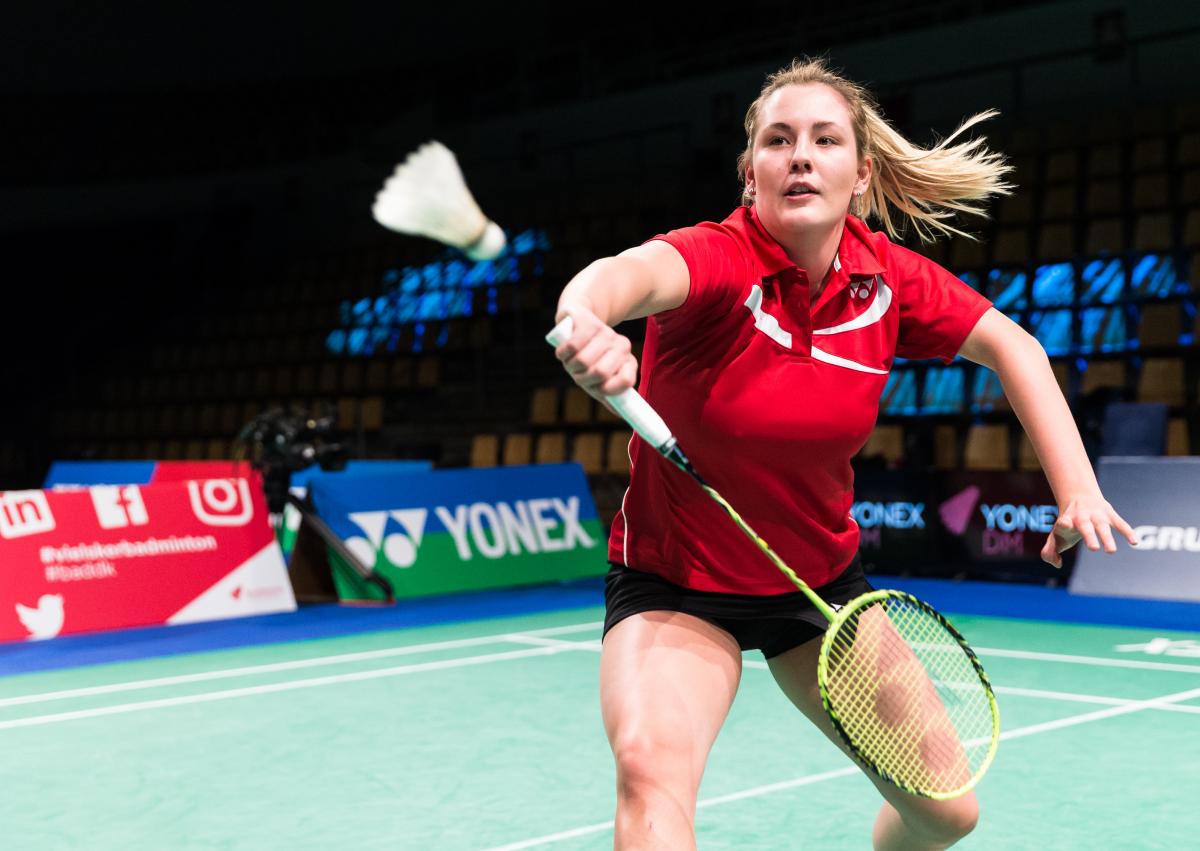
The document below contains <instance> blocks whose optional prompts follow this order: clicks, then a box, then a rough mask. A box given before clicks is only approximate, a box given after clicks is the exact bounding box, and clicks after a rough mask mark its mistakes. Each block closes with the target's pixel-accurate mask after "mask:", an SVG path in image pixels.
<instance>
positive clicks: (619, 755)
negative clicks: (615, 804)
mask: <svg viewBox="0 0 1200 851" xmlns="http://www.w3.org/2000/svg"><path fill="white" fill-rule="evenodd" d="M611 744H612V751H613V759H614V760H615V761H616V766H617V792H618V794H619V795H621V796H622V797H629V796H641V795H645V794H647V793H649V792H651V791H652V790H671V791H672V792H673V793H687V792H688V791H689V790H694V789H695V788H697V787H698V786H699V778H695V777H693V776H692V774H693V770H692V766H691V765H690V762H691V754H690V749H689V748H688V747H686V745H684V744H683V743H672V742H671V741H670V740H669V739H665V738H656V737H651V736H647V735H642V734H632V735H617V736H616V737H615V738H614V739H613V741H612V743H611Z"/></svg>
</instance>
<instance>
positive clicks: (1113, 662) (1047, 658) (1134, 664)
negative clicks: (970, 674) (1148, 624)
mask: <svg viewBox="0 0 1200 851" xmlns="http://www.w3.org/2000/svg"><path fill="white" fill-rule="evenodd" d="M971 649H973V650H974V651H975V652H976V653H977V654H979V655H980V656H1000V657H1005V658H1010V659H1033V660H1036V661H1038V662H1068V663H1071V664H1075V665H1098V666H1100V667H1104V668H1138V669H1141V670H1143V671H1177V672H1180V673H1185V674H1200V665H1183V664H1173V663H1171V662H1145V661H1140V660H1137V659H1109V658H1108V657H1106V656H1070V655H1067V654H1065V653H1038V652H1035V651H1032V650H999V649H997V648H995V647H973V648H971Z"/></svg>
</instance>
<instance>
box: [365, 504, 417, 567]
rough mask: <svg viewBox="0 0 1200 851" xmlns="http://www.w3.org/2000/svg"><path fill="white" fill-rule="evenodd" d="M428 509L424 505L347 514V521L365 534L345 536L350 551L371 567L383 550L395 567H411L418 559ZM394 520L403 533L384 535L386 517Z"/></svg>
mask: <svg viewBox="0 0 1200 851" xmlns="http://www.w3.org/2000/svg"><path fill="white" fill-rule="evenodd" d="M428 515H429V512H428V511H426V510H425V509H424V508H410V509H407V510H403V511H360V512H357V513H355V514H351V515H350V522H351V523H353V524H354V525H355V526H357V527H358V528H359V529H361V530H362V531H363V532H365V533H366V537H365V538H362V537H358V536H355V537H351V538H347V539H346V546H347V547H349V548H350V552H352V553H354V555H355V557H356V558H357V559H358V560H359V561H360V562H362V563H363V564H364V565H366V566H367V567H368V568H371V569H374V567H375V564H376V562H377V561H378V560H379V554H380V553H381V552H382V553H383V554H384V555H385V556H387V560H388V561H389V562H391V563H392V564H393V565H395V566H396V567H412V565H413V563H414V562H415V561H416V560H417V547H419V546H420V545H421V538H422V537H423V536H424V534H425V518H426V517H427V516H428ZM389 517H391V518H392V519H393V520H395V521H396V522H397V523H398V524H400V527H401V528H402V529H403V530H404V534H400V533H399V532H393V533H392V534H390V535H387V536H386V537H385V536H384V531H385V529H386V527H387V521H388V518H389Z"/></svg>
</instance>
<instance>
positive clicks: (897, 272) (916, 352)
mask: <svg viewBox="0 0 1200 851" xmlns="http://www.w3.org/2000/svg"><path fill="white" fill-rule="evenodd" d="M891 260H892V262H891V263H890V264H889V266H890V269H891V275H890V277H891V278H892V280H891V282H890V283H891V284H892V286H893V288H896V289H897V290H898V294H899V297H900V331H899V335H898V337H897V340H896V354H897V355H899V356H900V357H903V358H912V359H922V358H940V359H941V360H942V361H943V362H945V363H950V362H951V361H952V360H954V358H955V357H956V356H957V355H958V350H959V349H961V348H962V345H963V343H964V342H966V339H967V337H968V336H969V335H970V333H971V330H972V329H973V328H974V327H975V324H976V323H977V322H979V319H980V317H982V316H983V314H985V313H987V311H988V308H990V307H991V306H992V303H991V301H989V300H988V299H987V298H986V297H984V296H983V295H981V294H979V293H977V292H976V291H975V290H973V289H971V288H970V287H969V286H967V285H966V284H965V283H963V282H962V281H961V280H959V279H958V278H957V277H955V276H954V275H953V274H952V273H950V272H949V271H947V270H946V269H943V268H942V267H941V266H939V265H938V264H937V263H934V262H933V261H932V260H929V259H928V258H926V257H922V256H921V255H919V254H917V253H916V252H914V251H909V250H908V249H907V248H903V247H901V246H898V245H894V246H892V247H891Z"/></svg>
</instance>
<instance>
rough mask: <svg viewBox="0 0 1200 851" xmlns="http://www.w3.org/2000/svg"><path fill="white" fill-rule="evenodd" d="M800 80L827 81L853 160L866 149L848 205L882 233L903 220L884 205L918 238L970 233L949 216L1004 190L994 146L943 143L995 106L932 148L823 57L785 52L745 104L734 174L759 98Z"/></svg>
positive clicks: (749, 147)
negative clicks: (860, 190)
mask: <svg viewBox="0 0 1200 851" xmlns="http://www.w3.org/2000/svg"><path fill="white" fill-rule="evenodd" d="M808 83H820V84H822V85H825V86H829V88H831V89H833V90H834V91H836V92H837V93H838V94H840V95H841V96H842V98H843V99H844V100H845V101H846V106H847V108H848V109H849V112H850V123H851V126H852V127H853V130H854V141H855V143H856V144H857V147H858V160H859V162H860V163H861V162H862V161H863V160H864V159H865V158H867V157H870V158H871V161H872V164H873V173H872V176H871V182H870V184H869V185H868V186H867V190H866V192H865V193H864V194H863V196H862V197H861V198H856V199H854V202H852V204H851V212H853V213H854V214H855V215H857V216H859V217H860V218H863V219H866V218H868V217H870V216H875V217H877V218H878V219H879V221H880V223H881V224H882V225H883V228H884V230H885V231H887V233H888V236H890V237H892V238H899V237H900V236H901V235H902V234H901V232H900V231H901V229H902V227H903V222H901V224H900V226H897V224H896V223H895V222H894V220H893V213H892V211H891V210H890V209H889V205H890V206H891V207H893V208H895V212H896V213H898V214H899V217H900V218H901V219H907V220H908V222H909V223H910V224H911V225H912V226H913V229H914V230H915V231H916V232H917V235H918V236H919V237H920V239H921V241H922V242H932V241H934V240H935V239H936V238H937V237H938V236H944V235H948V234H958V235H959V236H965V237H967V238H969V239H975V237H974V236H973V235H972V234H969V233H965V232H963V231H961V230H959V229H958V228H956V227H954V226H953V225H952V224H950V222H951V221H952V220H953V219H954V218H955V216H956V215H957V214H959V213H967V214H970V215H975V216H983V217H985V218H986V217H987V215H988V214H987V210H986V209H984V207H983V206H981V205H980V204H978V203H974V202H980V201H986V200H987V199H988V198H990V197H991V196H993V195H1008V194H1010V193H1011V192H1012V190H1013V185H1012V184H1010V183H1008V182H1006V181H1005V180H1004V179H1003V177H1004V175H1005V174H1008V173H1009V172H1011V171H1012V167H1011V166H1010V165H1008V164H1007V163H1006V162H1005V160H1004V156H1003V155H1002V154H998V153H996V152H995V151H989V150H988V149H987V148H985V147H983V141H984V140H983V138H982V137H978V138H975V139H972V140H970V141H969V142H961V143H959V144H957V145H951V144H950V143H951V142H953V141H954V140H955V139H956V138H958V137H959V136H961V135H962V134H963V133H964V132H966V131H967V130H968V129H970V128H971V127H974V126H975V125H976V124H978V123H979V122H981V121H985V120H987V119H989V118H992V117H994V116H996V115H997V114H998V113H997V111H996V110H994V109H990V110H987V111H986V112H981V113H978V114H977V115H974V116H972V117H971V118H969V119H967V120H966V121H964V122H963V123H962V124H961V125H960V126H959V128H958V129H957V130H955V131H954V132H953V133H951V134H950V136H948V137H947V138H945V139H943V140H942V141H941V142H938V143H937V144H936V145H934V146H933V147H932V148H921V147H918V146H916V145H914V144H913V143H912V142H910V141H908V140H907V139H905V138H904V137H903V136H902V135H901V134H900V133H898V132H897V131H896V130H895V128H893V127H892V126H891V125H890V124H888V123H887V122H886V121H885V120H884V119H883V117H882V116H881V115H880V109H879V105H878V104H877V103H876V102H875V99H874V97H872V95H871V93H870V92H868V91H867V90H866V89H864V88H863V87H862V86H860V85H858V84H857V83H854V82H851V81H850V80H847V79H846V78H845V77H842V76H840V75H838V74H836V73H834V72H833V71H831V70H830V69H829V67H828V66H827V65H826V64H825V60H823V59H810V58H804V59H793V60H792V64H791V65H790V66H788V67H786V68H781V69H780V70H778V71H776V72H775V73H774V74H771V75H770V76H769V77H767V82H766V84H765V85H764V86H763V89H762V92H761V93H759V96H758V98H757V99H756V100H755V101H754V103H752V104H750V108H749V109H748V110H747V111H746V149H745V150H744V151H742V154H741V156H739V157H738V175H739V177H740V178H741V180H742V182H743V184H744V183H745V180H746V168H747V167H748V166H749V165H750V161H751V158H752V157H753V154H754V134H755V133H756V132H757V130H758V127H757V124H758V116H759V112H760V111H761V109H762V105H763V104H764V103H765V102H766V100H767V98H768V97H770V96H771V95H772V94H774V93H775V92H776V91H778V90H779V89H781V88H783V87H784V86H798V85H805V84H808ZM855 202H856V203H855ZM742 203H743V204H744V205H745V206H750V205H751V204H753V203H754V199H753V196H752V195H750V194H749V192H748V191H747V190H746V189H745V188H744V189H743V192H742Z"/></svg>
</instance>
